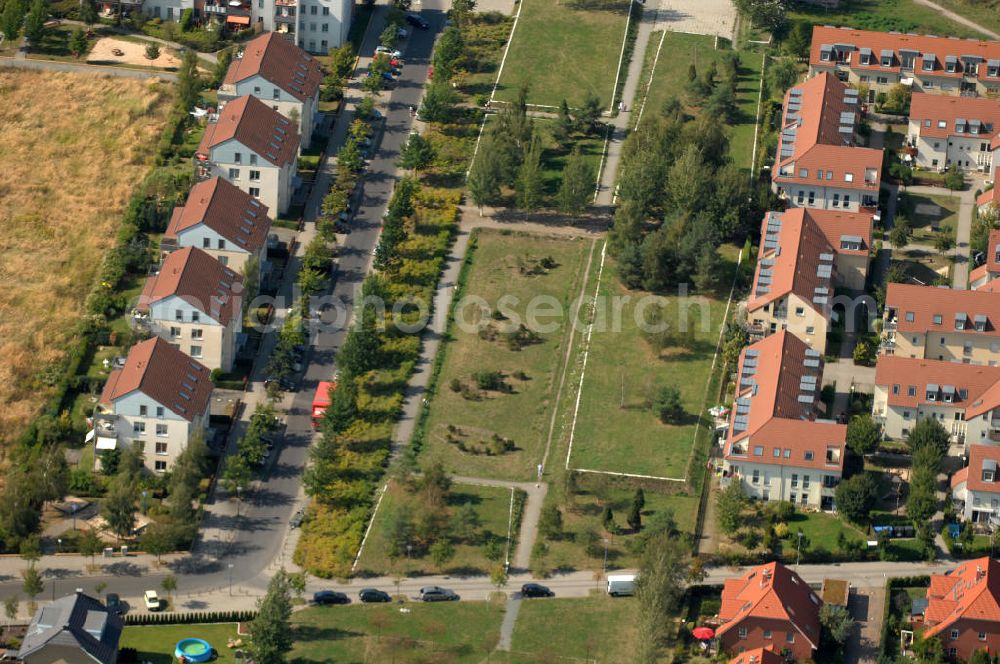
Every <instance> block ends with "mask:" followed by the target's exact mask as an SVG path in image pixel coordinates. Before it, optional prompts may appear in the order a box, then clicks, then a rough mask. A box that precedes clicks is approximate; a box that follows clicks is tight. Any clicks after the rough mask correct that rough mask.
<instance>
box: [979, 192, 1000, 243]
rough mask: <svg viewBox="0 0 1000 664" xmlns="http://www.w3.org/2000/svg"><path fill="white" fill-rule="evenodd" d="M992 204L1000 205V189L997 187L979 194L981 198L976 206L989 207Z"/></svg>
mask: <svg viewBox="0 0 1000 664" xmlns="http://www.w3.org/2000/svg"><path fill="white" fill-rule="evenodd" d="M990 203H992V204H993V205H1000V188H997V187H996V186H995V185H994V187H993V188H992V189H990V190H988V191H984V192H983V193H981V194H979V197H978V198H977V199H976V205H978V206H979V207H983V206H984V205H989V204H990ZM991 244H992V243H991Z"/></svg>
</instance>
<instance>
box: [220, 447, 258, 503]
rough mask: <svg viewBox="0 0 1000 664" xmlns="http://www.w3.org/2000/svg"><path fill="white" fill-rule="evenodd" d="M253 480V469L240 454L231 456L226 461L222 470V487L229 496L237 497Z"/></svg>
mask: <svg viewBox="0 0 1000 664" xmlns="http://www.w3.org/2000/svg"><path fill="white" fill-rule="evenodd" d="M251 480H253V469H252V468H250V463H249V462H248V461H247V458H246V457H245V456H244V455H242V454H233V455H230V456H229V457H228V458H227V459H226V466H225V468H223V470H222V486H223V487H224V488H225V489H226V491H227V492H229V494H230V495H234V496H238V494H239V493H240V490H242V489H245V488H246V487H248V486H250V482H251Z"/></svg>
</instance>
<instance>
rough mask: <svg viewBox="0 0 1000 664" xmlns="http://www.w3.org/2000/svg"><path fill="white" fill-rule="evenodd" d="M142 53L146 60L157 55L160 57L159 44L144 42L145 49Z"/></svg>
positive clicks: (155, 57) (153, 58)
mask: <svg viewBox="0 0 1000 664" xmlns="http://www.w3.org/2000/svg"><path fill="white" fill-rule="evenodd" d="M144 55H145V57H146V59H147V60H155V59H157V58H158V57H160V46H159V45H158V44H154V43H152V42H150V43H149V44H146V50H145V51H144Z"/></svg>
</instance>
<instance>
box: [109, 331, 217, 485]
mask: <svg viewBox="0 0 1000 664" xmlns="http://www.w3.org/2000/svg"><path fill="white" fill-rule="evenodd" d="M211 396H212V381H211V379H210V376H209V369H208V367H206V366H205V365H204V364H202V363H201V362H198V361H197V360H194V359H192V358H190V357H189V356H188V355H187V354H185V353H184V352H183V351H181V350H180V349H178V348H176V347H175V346H172V345H171V344H169V343H167V342H166V341H164V340H163V339H161V338H160V337H153V338H152V339H148V340H146V341H142V342H140V343H137V344H135V345H134V346H132V348H131V349H130V350H129V352H128V356H127V357H126V358H125V362H124V365H123V366H122V367H121V368H120V369H115V370H114V371H112V372H111V374H110V375H109V376H108V380H107V382H106V383H105V385H104V390H103V392H102V393H101V397H100V400H99V401H98V406H97V411H96V412H95V414H94V429H93V431H92V432H91V436H90V437H91V438H94V439H95V445H96V448H97V450H98V451H99V452H100V451H102V450H113V449H117V448H123V447H124V446H128V445H136V444H137V445H138V446H139V447H140V448H141V449H142V452H143V458H144V460H145V464H146V467H147V468H148V469H149V470H151V471H154V472H158V473H159V472H166V471H168V470H170V468H171V467H172V465H173V462H174V461H175V460H176V459H177V457H178V456H179V455H180V453H181V452H183V451H184V448H185V447H186V446H187V442H188V440H189V439H190V437H191V436H193V435H197V434H203V433H204V432H205V431H206V430H207V428H208V421H209V407H210V405H211Z"/></svg>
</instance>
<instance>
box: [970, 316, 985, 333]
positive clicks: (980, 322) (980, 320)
mask: <svg viewBox="0 0 1000 664" xmlns="http://www.w3.org/2000/svg"><path fill="white" fill-rule="evenodd" d="M973 324H974V325H975V326H976V332H985V331H986V316H984V315H982V314H978V315H976V317H975V319H974V320H973Z"/></svg>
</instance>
